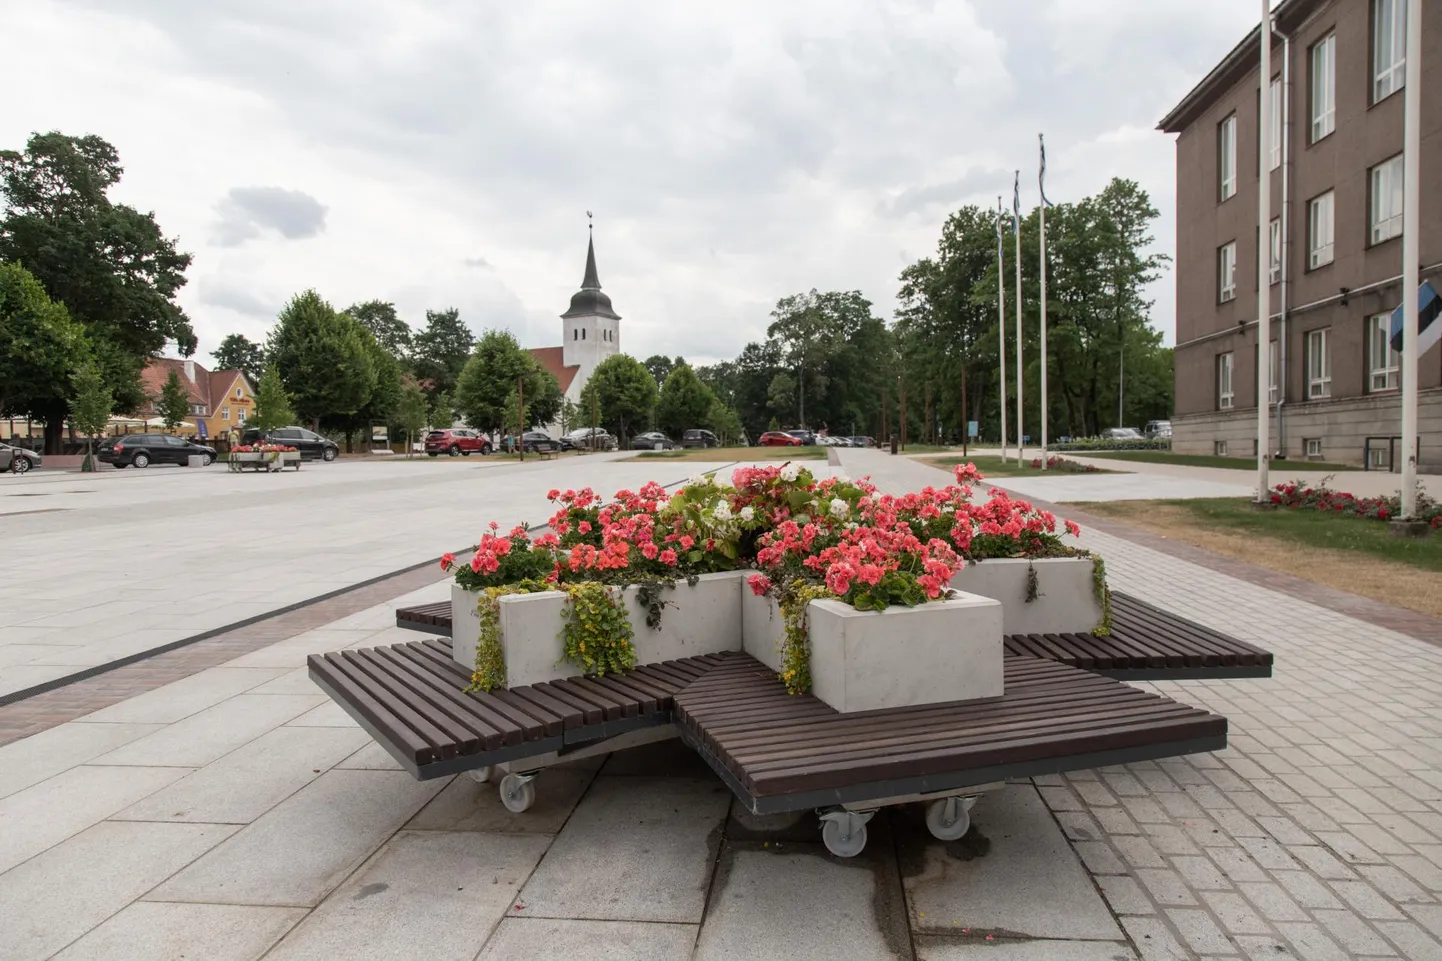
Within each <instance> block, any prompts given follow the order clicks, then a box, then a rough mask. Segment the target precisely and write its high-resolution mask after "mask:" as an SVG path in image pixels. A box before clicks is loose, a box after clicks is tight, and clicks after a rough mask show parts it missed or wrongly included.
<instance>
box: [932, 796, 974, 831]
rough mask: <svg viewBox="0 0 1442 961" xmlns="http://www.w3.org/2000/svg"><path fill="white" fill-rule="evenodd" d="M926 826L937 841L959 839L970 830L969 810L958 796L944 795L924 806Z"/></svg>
mask: <svg viewBox="0 0 1442 961" xmlns="http://www.w3.org/2000/svg"><path fill="white" fill-rule="evenodd" d="M926 828H927V830H928V831H930V832H931V836H932V837H934V838H936V839H937V840H938V841H959V840H961V838H962V836H963V835H965V834H966V832H967V831H970V830H971V812H970V811H968V810H967V805H966V801H965V800H964V799H962V798H959V797H944V798H939V799H937V800H935V801H932V802H931V803H930V804H928V805H927V806H926Z"/></svg>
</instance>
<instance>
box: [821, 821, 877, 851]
mask: <svg viewBox="0 0 1442 961" xmlns="http://www.w3.org/2000/svg"><path fill="white" fill-rule="evenodd" d="M821 840H822V841H823V842H824V843H825V844H826V850H828V851H830V852H831V853H832V854H834V855H836V856H837V857H838V858H854V857H856V856H857V855H858V854H860V853H861V851H862V849H863V848H865V847H866V824H865V823H864V822H862V820H861V819H860V818H856V817H842V818H827V819H826V820H825V821H823V822H822V823H821Z"/></svg>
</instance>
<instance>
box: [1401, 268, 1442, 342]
mask: <svg viewBox="0 0 1442 961" xmlns="http://www.w3.org/2000/svg"><path fill="white" fill-rule="evenodd" d="M1438 314H1442V297H1438V296H1437V289H1436V288H1435V287H1433V286H1432V281H1430V280H1426V281H1423V282H1422V286H1421V287H1418V288H1417V356H1418V357H1421V356H1422V355H1423V354H1425V353H1427V351H1429V350H1431V349H1432V348H1433V347H1435V346H1437V342H1438V341H1439V340H1442V320H1439V319H1438V316H1437V315H1438ZM1391 330H1392V349H1393V350H1395V351H1397V352H1399V353H1400V352H1401V350H1402V305H1401V304H1398V305H1397V309H1396V310H1394V311H1392V322H1391Z"/></svg>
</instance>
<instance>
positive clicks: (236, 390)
mask: <svg viewBox="0 0 1442 961" xmlns="http://www.w3.org/2000/svg"><path fill="white" fill-rule="evenodd" d="M242 396H243V395H242V394H241V392H240V388H239V387H237V388H236V389H235V398H236V400H239V399H240V398H241V397H242Z"/></svg>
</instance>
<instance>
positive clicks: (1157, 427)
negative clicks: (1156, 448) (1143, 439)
mask: <svg viewBox="0 0 1442 961" xmlns="http://www.w3.org/2000/svg"><path fill="white" fill-rule="evenodd" d="M1143 433H1145V434H1146V435H1147V436H1148V437H1170V436H1172V422H1171V421H1169V420H1152V421H1147V429H1146V430H1145V431H1144V432H1143Z"/></svg>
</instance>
